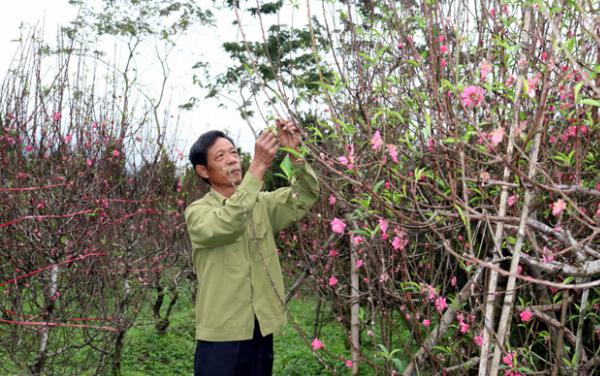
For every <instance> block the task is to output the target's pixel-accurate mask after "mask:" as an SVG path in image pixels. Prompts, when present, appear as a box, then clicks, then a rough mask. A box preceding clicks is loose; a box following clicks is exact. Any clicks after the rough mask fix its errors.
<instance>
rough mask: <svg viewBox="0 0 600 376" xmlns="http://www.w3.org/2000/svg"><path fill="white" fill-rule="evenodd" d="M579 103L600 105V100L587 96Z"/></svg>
mask: <svg viewBox="0 0 600 376" xmlns="http://www.w3.org/2000/svg"><path fill="white" fill-rule="evenodd" d="M579 103H581V104H585V105H588V106H596V107H600V100H598V99H592V98H585V99H582V100H581V101H580V102H579Z"/></svg>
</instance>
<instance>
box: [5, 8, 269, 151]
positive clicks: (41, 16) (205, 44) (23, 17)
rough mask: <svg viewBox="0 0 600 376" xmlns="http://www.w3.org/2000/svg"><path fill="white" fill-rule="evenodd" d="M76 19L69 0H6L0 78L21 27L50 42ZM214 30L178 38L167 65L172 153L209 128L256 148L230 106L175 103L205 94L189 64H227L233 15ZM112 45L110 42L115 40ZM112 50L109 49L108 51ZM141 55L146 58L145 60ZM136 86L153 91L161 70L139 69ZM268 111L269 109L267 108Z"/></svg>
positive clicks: (215, 67) (253, 28) (254, 31)
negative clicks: (37, 28) (191, 107)
mask: <svg viewBox="0 0 600 376" xmlns="http://www.w3.org/2000/svg"><path fill="white" fill-rule="evenodd" d="M76 16H77V9H76V8H75V7H73V6H71V5H69V3H68V0H19V1H6V2H3V4H2V12H0V51H2V52H0V79H3V78H4V75H5V74H6V71H7V69H8V67H9V65H10V63H11V61H12V59H13V56H14V53H15V51H16V50H17V47H18V43H17V42H16V40H17V39H18V37H19V33H20V30H19V26H20V25H22V24H24V25H25V26H28V25H29V26H31V25H39V26H41V27H43V30H44V34H45V35H46V39H47V40H48V41H49V42H50V41H51V40H52V39H53V38H52V37H53V36H54V35H56V32H57V30H58V28H59V26H60V25H67V24H68V23H69V21H71V20H73V19H74V18H75V17H76ZM216 16H217V25H218V26H217V27H216V28H209V27H202V28H198V29H196V30H193V32H191V33H188V35H185V36H183V37H181V38H180V39H179V40H178V41H177V44H176V48H175V50H174V51H173V52H172V54H171V55H170V60H169V66H170V69H171V72H172V73H171V76H170V78H169V84H168V87H167V92H166V93H167V94H166V95H167V98H166V101H167V102H169V103H170V106H169V108H168V110H169V111H170V112H171V115H172V116H173V118H174V119H176V121H174V123H175V122H176V123H177V124H178V129H177V130H172V133H173V136H174V137H172V140H171V141H172V142H173V144H174V146H173V147H174V149H177V150H180V151H183V152H184V154H186V155H187V151H188V150H189V147H190V146H191V144H192V143H193V142H194V141H195V140H196V139H197V137H198V136H199V135H200V134H201V133H203V132H205V131H207V130H211V129H221V130H224V129H225V130H228V131H229V132H230V134H231V136H232V138H233V139H234V140H235V141H236V142H237V143H238V145H240V146H241V147H242V149H243V150H245V151H247V152H252V151H253V149H254V147H253V146H254V137H253V135H252V132H251V130H250V129H249V127H248V126H247V124H246V123H245V121H244V120H242V119H241V118H240V117H239V115H238V112H237V111H236V110H235V107H234V106H230V107H229V108H223V107H222V106H219V101H217V100H216V99H209V100H204V101H202V102H201V103H200V105H199V106H198V107H197V108H195V109H194V110H192V111H185V110H180V109H178V108H177V106H178V105H180V104H182V103H185V102H186V101H187V99H189V98H190V97H192V96H194V97H197V98H203V97H204V95H205V92H204V91H203V90H202V89H200V88H199V87H198V86H195V85H193V83H192V74H193V73H194V72H193V70H192V66H193V65H194V64H195V63H196V62H197V61H199V60H205V61H208V62H209V63H210V64H211V72H213V73H214V74H216V73H218V72H222V71H223V70H224V69H225V67H226V66H227V63H228V62H229V61H230V60H229V58H228V56H227V54H226V53H225V52H224V51H223V50H222V48H221V45H222V43H223V42H224V41H233V40H238V41H240V40H241V35H240V33H239V30H238V29H237V28H236V27H234V26H232V25H231V21H233V17H234V16H233V15H232V14H217V15H216ZM252 21H255V20H249V22H247V23H245V22H243V24H244V31H245V33H246V35H247V37H248V38H252V36H253V35H254V36H259V35H260V34H259V29H258V28H257V25H256V22H252ZM113 44H114V42H113ZM107 50H111V48H110V47H109V48H107ZM153 53H154V51H153V48H152V46H150V45H147V46H146V47H144V48H142V49H141V50H140V55H141V56H140V58H141V59H140V61H143V62H144V61H148V62H152V61H155V59H153V58H152V54H153ZM144 54H148V57H147V58H146V57H145V56H144ZM139 68H140V69H139V77H140V78H139V82H140V86H141V88H142V89H143V90H147V92H148V93H157V92H158V87H157V86H156V85H155V83H156V82H157V81H158V77H159V76H158V74H157V72H159V67H158V64H157V62H156V61H155V62H154V63H149V64H148V65H147V66H140V67H139ZM267 111H268V109H267ZM251 123H252V125H253V127H255V128H257V129H262V128H264V127H265V124H264V122H263V120H262V119H260V118H255V119H252V120H251Z"/></svg>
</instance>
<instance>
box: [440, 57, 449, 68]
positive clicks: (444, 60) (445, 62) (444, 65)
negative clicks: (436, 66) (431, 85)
mask: <svg viewBox="0 0 600 376" xmlns="http://www.w3.org/2000/svg"><path fill="white" fill-rule="evenodd" d="M447 65H448V62H447V61H446V59H444V58H441V59H440V66H441V67H442V68H446V66H447Z"/></svg>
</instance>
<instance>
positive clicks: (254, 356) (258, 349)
mask: <svg viewBox="0 0 600 376" xmlns="http://www.w3.org/2000/svg"><path fill="white" fill-rule="evenodd" d="M272 372H273V335H272V334H269V335H268V336H266V337H263V336H262V335H261V334H260V328H259V326H258V321H257V320H254V335H253V338H252V339H249V340H246V341H228V342H208V341H198V343H197V345H196V355H195V357H194V376H271V374H272Z"/></svg>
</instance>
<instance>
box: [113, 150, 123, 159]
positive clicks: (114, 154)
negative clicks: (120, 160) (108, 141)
mask: <svg viewBox="0 0 600 376" xmlns="http://www.w3.org/2000/svg"><path fill="white" fill-rule="evenodd" d="M112 155H113V157H115V158H116V157H118V156H119V155H121V153H119V151H118V150H117V149H115V150H113V152H112Z"/></svg>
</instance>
